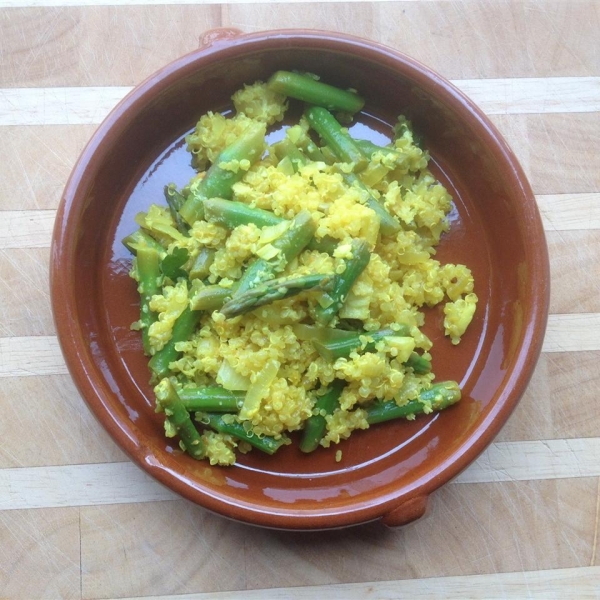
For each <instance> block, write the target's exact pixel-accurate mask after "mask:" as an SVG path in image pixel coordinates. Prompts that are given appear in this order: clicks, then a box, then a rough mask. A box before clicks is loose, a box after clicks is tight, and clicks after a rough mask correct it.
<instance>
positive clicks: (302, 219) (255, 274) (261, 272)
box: [234, 210, 316, 296]
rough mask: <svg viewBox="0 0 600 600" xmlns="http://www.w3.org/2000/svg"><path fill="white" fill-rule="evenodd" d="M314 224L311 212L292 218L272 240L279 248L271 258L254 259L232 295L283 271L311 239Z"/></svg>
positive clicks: (300, 213) (276, 247)
mask: <svg viewBox="0 0 600 600" xmlns="http://www.w3.org/2000/svg"><path fill="white" fill-rule="evenodd" d="M315 230H316V225H315V223H314V221H313V219H312V216H311V214H310V213H309V212H308V211H306V210H303V211H301V212H299V213H298V214H297V215H296V216H295V217H294V219H293V220H292V222H291V224H290V226H289V228H288V229H287V230H286V231H285V232H284V233H283V234H281V235H280V236H279V237H278V238H277V239H276V240H274V241H273V242H272V244H271V245H272V246H273V247H274V248H275V249H276V250H279V252H278V254H277V256H276V257H275V258H274V259H272V260H265V259H263V258H258V259H256V260H255V261H254V262H253V263H252V264H251V265H250V266H249V267H248V268H247V269H246V271H245V272H244V274H243V275H242V277H241V279H240V280H239V282H238V288H237V290H236V292H235V295H234V296H239V295H241V294H243V293H244V292H247V291H248V290H249V289H251V288H253V287H255V286H257V285H258V284H259V283H262V282H263V281H266V280H268V279H272V278H273V275H274V274H275V273H276V272H278V271H283V269H285V267H286V266H287V265H288V264H289V262H290V261H291V260H293V259H294V258H296V256H298V254H300V252H302V250H304V248H306V246H307V245H308V243H309V242H310V241H311V240H312V238H313V236H314V234H315Z"/></svg>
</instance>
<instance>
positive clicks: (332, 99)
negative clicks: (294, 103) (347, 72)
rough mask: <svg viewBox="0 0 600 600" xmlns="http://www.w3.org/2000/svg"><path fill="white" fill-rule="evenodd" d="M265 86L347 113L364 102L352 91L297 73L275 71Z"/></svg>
mask: <svg viewBox="0 0 600 600" xmlns="http://www.w3.org/2000/svg"><path fill="white" fill-rule="evenodd" d="M267 86H268V87H269V88H270V89H271V90H272V91H274V92H277V93H278V94H283V95H284V96H289V97H291V98H296V99H297V100H303V101H304V102H308V103H310V104H316V105H317V106H322V107H324V108H326V109H328V110H340V111H344V112H348V113H355V112H358V111H359V110H360V109H361V108H362V107H363V106H364V104H365V101H364V100H363V98H361V97H360V96H359V95H358V94H356V93H354V92H347V91H344V90H341V89H339V88H336V87H333V86H332V85H328V84H326V83H322V82H320V81H317V80H316V79H314V78H312V77H310V76H308V75H301V74H299V73H291V72H289V71H277V72H276V73H274V74H273V75H272V76H271V78H270V79H269V81H268V82H267Z"/></svg>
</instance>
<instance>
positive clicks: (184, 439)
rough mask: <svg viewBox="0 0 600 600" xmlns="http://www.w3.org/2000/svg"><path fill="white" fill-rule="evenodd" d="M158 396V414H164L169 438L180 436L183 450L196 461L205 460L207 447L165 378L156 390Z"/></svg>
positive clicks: (171, 385)
mask: <svg viewBox="0 0 600 600" xmlns="http://www.w3.org/2000/svg"><path fill="white" fill-rule="evenodd" d="M154 393H155V394H156V412H164V413H165V417H166V423H165V432H166V434H167V436H169V437H173V436H174V435H179V437H180V438H181V445H182V449H183V450H185V451H186V452H187V453H188V454H189V455H190V456H193V457H194V458H196V459H201V458H204V454H205V450H206V449H205V447H204V443H203V442H202V437H201V436H200V434H199V433H198V430H197V429H196V427H195V426H194V424H193V423H192V420H191V418H190V415H189V413H188V411H187V410H186V408H185V406H184V404H183V402H182V401H181V400H180V398H179V396H178V395H177V392H176V391H175V388H174V387H173V384H172V383H171V382H170V381H169V379H168V378H164V379H162V380H161V382H160V383H159V384H158V385H157V386H156V387H155V388H154Z"/></svg>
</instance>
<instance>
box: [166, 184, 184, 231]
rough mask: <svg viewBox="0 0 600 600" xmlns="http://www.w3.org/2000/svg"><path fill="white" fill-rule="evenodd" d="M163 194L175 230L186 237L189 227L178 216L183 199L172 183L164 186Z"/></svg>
mask: <svg viewBox="0 0 600 600" xmlns="http://www.w3.org/2000/svg"><path fill="white" fill-rule="evenodd" d="M164 193H165V200H166V201H167V205H168V207H169V211H170V212H171V217H173V221H175V224H176V225H177V229H179V231H180V232H181V233H183V234H184V235H188V231H189V229H190V227H189V225H188V224H187V223H186V222H185V221H184V220H183V218H182V217H181V215H180V214H179V211H180V210H181V208H182V206H183V205H184V204H185V198H184V197H183V195H182V194H180V193H179V192H178V191H177V188H176V187H175V185H174V184H173V183H170V184H169V185H165V189H164Z"/></svg>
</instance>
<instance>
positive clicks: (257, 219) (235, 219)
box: [204, 198, 283, 229]
mask: <svg viewBox="0 0 600 600" xmlns="http://www.w3.org/2000/svg"><path fill="white" fill-rule="evenodd" d="M204 218H205V219H206V220H207V221H209V222H211V223H216V224H217V225H221V226H222V227H227V229H235V228H236V227H239V226H240V225H248V223H254V225H256V226H257V227H266V226H269V225H277V224H279V223H281V222H282V221H283V219H282V218H281V217H278V216H277V215H275V214H274V213H272V212H270V211H268V210H262V209H261V208H252V207H250V206H248V205H247V204H244V203H242V202H233V201H232V200H223V199H222V198H211V199H210V200H205V201H204Z"/></svg>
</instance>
